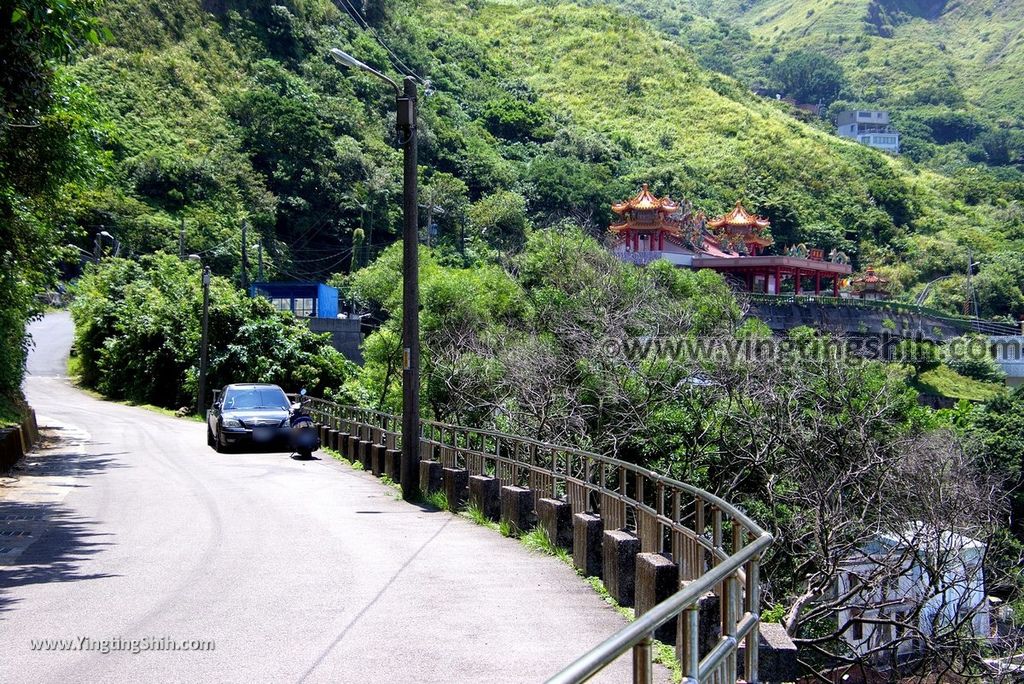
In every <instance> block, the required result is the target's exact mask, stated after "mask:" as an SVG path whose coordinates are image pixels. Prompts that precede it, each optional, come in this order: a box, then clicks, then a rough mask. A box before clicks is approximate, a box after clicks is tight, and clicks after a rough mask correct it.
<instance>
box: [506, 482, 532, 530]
mask: <svg viewBox="0 0 1024 684" xmlns="http://www.w3.org/2000/svg"><path fill="white" fill-rule="evenodd" d="M535 518H536V516H535V515H534V512H533V491H532V490H529V489H527V488H526V487H515V486H507V487H502V488H501V520H502V521H503V522H505V523H507V524H508V525H509V526H510V527H511V528H512V532H513V534H517V535H518V534H522V533H523V532H529V531H530V530H531V529H533V526H534V524H535V523H536V519H535Z"/></svg>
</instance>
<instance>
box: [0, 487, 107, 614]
mask: <svg viewBox="0 0 1024 684" xmlns="http://www.w3.org/2000/svg"><path fill="white" fill-rule="evenodd" d="M93 529H94V528H93V525H92V524H91V523H90V522H89V521H87V520H84V519H82V518H81V517H79V516H76V515H72V514H71V513H69V512H68V511H67V510H66V509H65V508H64V507H63V506H61V505H59V504H46V503H24V502H13V501H0V531H2V532H4V533H6V534H5V535H4V536H0V551H3V550H4V549H9V548H10V547H12V546H15V545H16V544H18V543H19V542H21V541H22V540H24V539H25V538H26V537H29V538H31V535H38V538H37V539H35V540H34V541H32V542H31V544H30V545H29V546H28V547H27V548H26V549H25V550H24V551H23V552H22V553H21V554H20V555H19V556H17V558H16V559H15V560H13V561H12V562H10V563H6V564H3V565H0V620H2V616H3V613H4V612H5V611H7V610H10V609H11V607H12V606H13V604H14V603H15V599H13V598H11V596H10V593H11V592H10V590H11V589H13V588H15V587H21V586H25V585H30V584H48V583H51V582H77V581H80V580H89V579H99V578H102V577H109V576H110V575H109V574H105V573H90V572H83V571H82V570H81V568H80V564H81V562H82V561H84V560H85V559H87V558H88V557H89V556H91V555H93V554H95V553H97V552H98V551H99V550H100V549H102V548H103V547H105V546H107V545H109V543H110V542H107V541H104V540H103V537H106V536H108V535H106V534H101V533H97V532H94V531H93ZM0 558H3V556H2V555H0Z"/></svg>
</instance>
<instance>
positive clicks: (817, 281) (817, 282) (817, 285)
mask: <svg viewBox="0 0 1024 684" xmlns="http://www.w3.org/2000/svg"><path fill="white" fill-rule="evenodd" d="M820 294H821V271H815V272H814V296H815V297H817V296H818V295H820Z"/></svg>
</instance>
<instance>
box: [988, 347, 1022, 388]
mask: <svg viewBox="0 0 1024 684" xmlns="http://www.w3.org/2000/svg"><path fill="white" fill-rule="evenodd" d="M988 341H989V344H991V345H992V351H993V352H994V354H995V358H996V364H997V365H998V366H999V368H1000V369H1001V370H1002V371H1003V372H1004V373H1006V384H1007V385H1009V386H1010V387H1017V386H1018V385H1022V384H1024V335H993V336H991V337H989V338H988Z"/></svg>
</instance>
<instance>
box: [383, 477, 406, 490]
mask: <svg viewBox="0 0 1024 684" xmlns="http://www.w3.org/2000/svg"><path fill="white" fill-rule="evenodd" d="M380 481H381V483H382V484H385V485H387V486H388V487H391V488H392V489H401V488H402V486H401V485H400V484H398V483H397V482H395V481H394V480H392V479H391V476H390V475H381V476H380Z"/></svg>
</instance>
